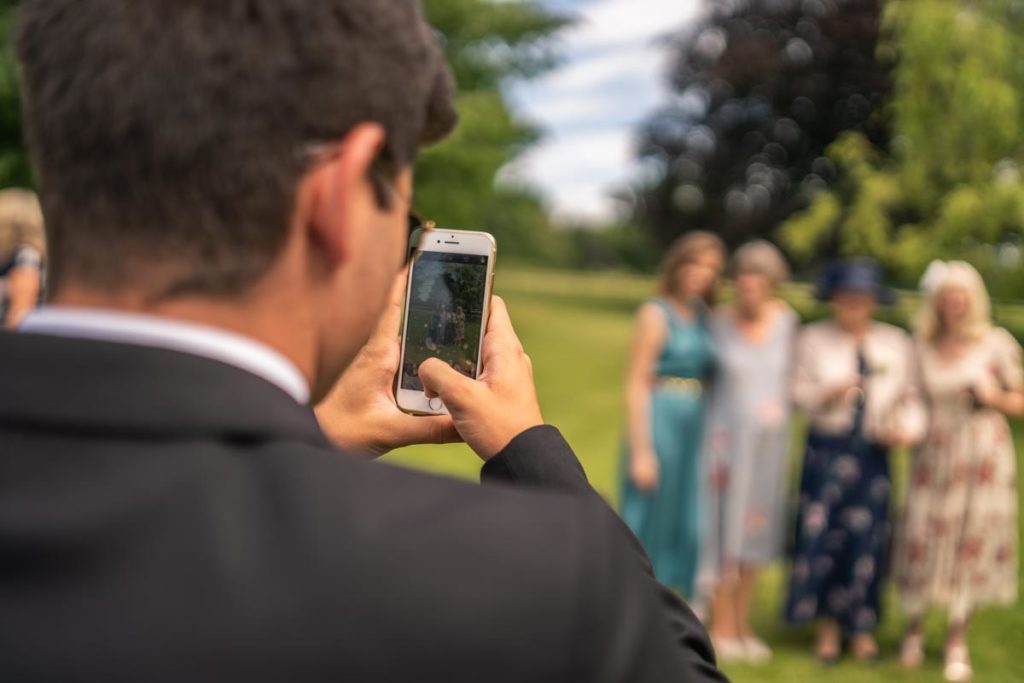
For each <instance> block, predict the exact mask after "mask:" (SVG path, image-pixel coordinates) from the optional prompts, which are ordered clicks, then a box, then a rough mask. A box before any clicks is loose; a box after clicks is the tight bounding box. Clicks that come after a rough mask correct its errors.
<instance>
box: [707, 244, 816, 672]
mask: <svg viewBox="0 0 1024 683" xmlns="http://www.w3.org/2000/svg"><path fill="white" fill-rule="evenodd" d="M733 270H734V273H735V278H736V301H735V303H734V304H733V305H731V306H725V307H722V308H719V309H718V310H717V311H715V313H714V315H713V316H712V319H711V332H712V335H713V338H714V341H715V346H716V347H717V349H718V353H719V358H720V361H719V362H720V365H719V371H718V375H717V377H716V380H715V384H714V386H713V389H712V397H711V407H710V411H709V416H708V439H707V444H706V447H705V462H706V468H705V470H706V480H707V486H706V500H705V506H704V508H705V510H704V515H703V519H704V534H703V538H704V541H703V548H702V551H701V572H700V585H701V588H702V591H703V593H704V595H706V596H710V598H711V622H712V623H711V636H712V638H713V639H714V641H715V649H716V650H717V652H718V653H719V656H720V657H721V658H723V659H743V660H747V661H764V660H766V659H768V658H769V657H770V656H771V650H769V649H768V647H767V646H766V645H765V644H764V642H763V641H761V640H760V639H759V638H758V637H757V636H755V635H754V633H753V632H752V630H751V628H750V607H751V602H752V599H753V592H754V584H755V581H756V576H757V570H758V568H759V567H760V566H761V565H763V564H764V563H766V562H769V561H771V560H774V559H776V558H777V557H779V554H780V553H781V551H782V547H783V521H784V520H783V512H784V504H785V499H786V471H787V467H786V454H787V451H788V445H789V413H790V411H789V376H790V365H791V363H790V361H791V358H792V353H793V342H794V336H795V332H796V328H797V324H798V320H797V316H796V314H795V313H794V312H793V310H792V309H791V308H790V307H789V306H788V305H786V304H785V303H784V302H782V301H781V300H779V299H778V298H776V297H775V296H774V291H775V288H776V286H778V285H779V284H781V283H782V282H783V281H785V280H786V279H787V278H788V274H789V269H788V268H787V267H786V262H785V260H784V259H783V257H782V254H780V253H779V251H778V250H777V249H776V248H775V247H774V246H772V245H771V244H769V243H768V242H764V241H755V242H750V243H748V244H746V245H745V246H743V247H741V248H740V249H739V250H738V251H737V252H736V255H735V257H734V260H733Z"/></svg>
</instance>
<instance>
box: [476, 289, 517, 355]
mask: <svg viewBox="0 0 1024 683" xmlns="http://www.w3.org/2000/svg"><path fill="white" fill-rule="evenodd" d="M484 344H485V345H486V346H490V347H498V348H503V349H521V348H522V344H521V343H520V342H519V337H518V336H516V331H515V329H514V328H513V327H512V319H511V318H510V317H509V315H508V306H506V305H505V300H504V299H502V298H501V297H500V296H495V297H491V314H490V319H489V320H488V321H487V336H486V337H485V340H484Z"/></svg>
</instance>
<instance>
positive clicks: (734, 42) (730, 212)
mask: <svg viewBox="0 0 1024 683" xmlns="http://www.w3.org/2000/svg"><path fill="white" fill-rule="evenodd" d="M879 5H880V1H879V0H847V1H846V2H835V1H834V0H802V1H801V0H729V1H722V2H717V1H712V2H709V5H708V12H707V15H706V18H705V19H704V20H703V21H701V22H699V23H698V24H697V25H696V26H695V27H694V28H692V29H690V30H688V31H687V32H686V33H685V34H684V35H682V36H680V37H679V39H678V42H677V48H676V49H677V51H678V57H677V58H676V60H675V63H674V66H673V67H672V69H671V88H672V90H673V92H674V93H675V95H676V97H675V98H674V100H673V102H672V103H671V104H670V105H669V106H667V107H666V108H664V109H663V110H661V111H659V112H657V113H656V114H655V115H654V116H653V117H651V118H650V120H648V121H647V122H646V123H645V125H644V126H643V128H642V130H641V135H640V155H641V159H642V160H643V161H644V162H646V165H647V166H648V167H650V168H653V169H654V170H655V173H654V178H655V180H654V182H653V183H651V184H649V185H646V186H642V187H640V188H639V190H638V193H637V195H638V200H637V206H636V217H637V218H638V220H639V221H640V222H641V223H642V224H643V225H645V226H646V227H647V228H648V229H649V230H650V231H651V233H652V235H653V237H654V239H655V240H656V241H657V242H658V243H660V244H667V243H668V242H670V241H671V240H672V239H673V238H675V237H676V236H677V235H678V234H679V233H681V232H683V231H685V230H686V229H689V228H705V229H711V230H714V231H715V232H717V233H719V234H720V235H721V236H722V237H723V238H724V239H725V240H726V241H727V242H728V243H729V244H730V245H733V246H735V245H736V244H738V243H740V242H742V241H745V240H747V239H749V238H751V237H754V236H761V237H771V236H772V235H773V234H774V232H775V230H776V228H777V227H778V225H779V224H780V223H781V222H782V221H783V220H785V219H786V218H787V217H788V216H789V215H791V214H792V213H793V212H794V211H796V210H798V209H800V208H802V207H804V206H806V204H807V203H808V202H809V201H810V199H811V197H812V196H813V193H814V192H816V191H817V190H818V189H820V188H822V187H825V186H827V184H828V183H829V182H831V181H832V180H833V178H834V174H835V168H834V162H832V161H831V160H830V159H828V158H826V157H825V156H824V151H825V149H826V147H827V146H828V145H829V144H830V143H832V142H833V141H834V140H835V139H836V137H837V136H838V135H839V134H840V133H841V132H842V131H845V130H857V131H859V132H860V133H861V134H862V135H863V136H864V137H865V139H867V140H870V141H871V142H872V143H873V144H876V145H878V146H880V147H884V146H885V145H886V143H887V138H888V136H887V127H886V122H885V120H884V119H883V118H882V117H880V116H879V115H878V112H879V109H880V105H881V103H882V102H883V99H884V97H885V95H886V93H887V92H888V89H889V85H890V79H889V70H888V68H887V66H886V64H885V62H884V61H883V62H879V61H877V60H876V59H875V46H876V42H877V38H878V31H879V22H880V18H879V15H880V9H879Z"/></svg>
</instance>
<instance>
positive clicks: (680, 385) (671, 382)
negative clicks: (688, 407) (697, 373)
mask: <svg viewBox="0 0 1024 683" xmlns="http://www.w3.org/2000/svg"><path fill="white" fill-rule="evenodd" d="M654 387H655V388H656V389H662V390H664V391H675V392H678V393H680V394H701V393H703V392H704V383H703V382H701V381H700V380H699V379H696V378H694V377H658V378H657V379H655V380H654Z"/></svg>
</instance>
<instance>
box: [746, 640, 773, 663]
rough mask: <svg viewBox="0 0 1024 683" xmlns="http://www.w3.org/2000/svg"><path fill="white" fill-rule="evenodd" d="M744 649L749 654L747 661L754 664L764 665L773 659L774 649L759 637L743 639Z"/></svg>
mask: <svg viewBox="0 0 1024 683" xmlns="http://www.w3.org/2000/svg"><path fill="white" fill-rule="evenodd" d="M742 642H743V649H744V650H746V653H747V661H748V662H750V663H752V664H764V663H765V662H767V661H769V660H770V659H771V658H772V649H771V648H770V647H768V645H767V644H766V643H765V642H764V641H763V640H761V639H760V638H758V637H757V636H746V637H745V638H743V641H742Z"/></svg>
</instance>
